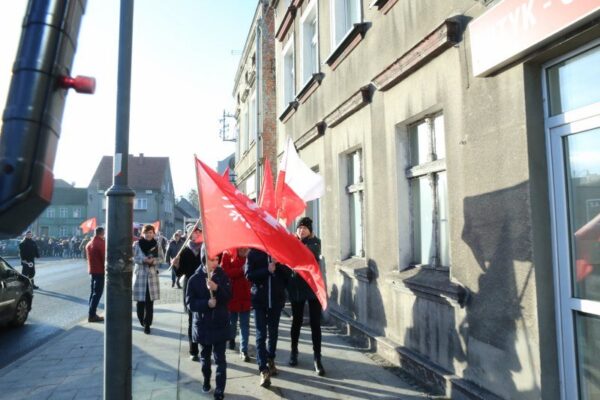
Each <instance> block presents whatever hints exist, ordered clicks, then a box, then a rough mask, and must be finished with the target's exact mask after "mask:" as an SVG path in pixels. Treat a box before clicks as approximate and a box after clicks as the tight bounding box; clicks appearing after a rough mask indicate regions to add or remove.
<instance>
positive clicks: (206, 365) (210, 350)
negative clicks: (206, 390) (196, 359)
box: [200, 340, 227, 394]
mask: <svg viewBox="0 0 600 400" xmlns="http://www.w3.org/2000/svg"><path fill="white" fill-rule="evenodd" d="M225 343H226V341H225V340H223V341H222V342H217V343H214V344H200V347H201V351H200V365H202V375H204V379H205V380H210V374H211V369H210V364H211V359H210V356H211V354H212V355H213V356H214V358H215V364H217V374H216V376H215V383H216V388H215V394H216V393H224V392H225V381H226V380H227V360H225Z"/></svg>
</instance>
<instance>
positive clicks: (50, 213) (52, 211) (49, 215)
mask: <svg viewBox="0 0 600 400" xmlns="http://www.w3.org/2000/svg"><path fill="white" fill-rule="evenodd" d="M46 218H56V210H55V209H54V207H48V209H47V210H46Z"/></svg>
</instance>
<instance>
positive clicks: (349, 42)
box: [325, 22, 370, 70]
mask: <svg viewBox="0 0 600 400" xmlns="http://www.w3.org/2000/svg"><path fill="white" fill-rule="evenodd" d="M369 27H370V24H369V23H367V22H361V23H358V24H354V27H353V28H352V29H351V30H350V32H348V33H347V34H346V36H345V37H344V39H342V42H341V43H340V44H339V45H338V46H337V47H336V48H335V50H333V52H332V53H331V54H330V55H329V57H327V60H325V63H326V64H327V65H329V66H330V67H331V69H332V70H335V69H336V68H337V67H338V66H339V65H340V64H341V63H342V61H344V59H346V57H348V55H349V54H350V53H351V52H352V50H354V49H355V48H356V46H358V44H359V43H360V42H361V41H362V40H363V38H364V37H365V35H366V34H367V30H368V29H369Z"/></svg>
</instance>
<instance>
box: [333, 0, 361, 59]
mask: <svg viewBox="0 0 600 400" xmlns="http://www.w3.org/2000/svg"><path fill="white" fill-rule="evenodd" d="M330 1H331V9H332V13H331V38H332V48H334V49H335V48H336V47H338V46H339V44H340V43H341V41H342V39H344V37H345V36H346V34H348V32H350V30H351V29H352V28H353V27H354V24H357V23H359V22H361V19H362V9H361V7H362V2H361V0H330Z"/></svg>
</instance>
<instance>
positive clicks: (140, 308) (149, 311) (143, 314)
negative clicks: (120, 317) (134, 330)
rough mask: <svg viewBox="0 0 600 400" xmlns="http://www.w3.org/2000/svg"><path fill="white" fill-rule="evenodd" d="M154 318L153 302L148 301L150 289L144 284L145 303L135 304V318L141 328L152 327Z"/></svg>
mask: <svg viewBox="0 0 600 400" xmlns="http://www.w3.org/2000/svg"><path fill="white" fill-rule="evenodd" d="M153 316H154V302H153V301H151V300H150V288H149V287H148V283H146V301H138V302H137V317H138V319H139V320H140V324H142V325H143V326H150V325H152V317H153Z"/></svg>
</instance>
